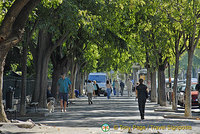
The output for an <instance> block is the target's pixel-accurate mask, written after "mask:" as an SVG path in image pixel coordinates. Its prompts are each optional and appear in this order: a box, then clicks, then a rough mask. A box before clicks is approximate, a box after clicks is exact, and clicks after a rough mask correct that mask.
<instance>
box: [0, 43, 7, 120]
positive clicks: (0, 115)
mask: <svg viewBox="0 0 200 134" xmlns="http://www.w3.org/2000/svg"><path fill="white" fill-rule="evenodd" d="M1 49H4V50H5V48H1V46H0V50H1ZM7 52H8V49H6V51H3V52H1V53H0V122H8V119H7V116H6V114H5V111H4V106H3V102H2V101H3V95H2V94H3V91H2V89H3V70H4V65H5V59H6V55H7Z"/></svg>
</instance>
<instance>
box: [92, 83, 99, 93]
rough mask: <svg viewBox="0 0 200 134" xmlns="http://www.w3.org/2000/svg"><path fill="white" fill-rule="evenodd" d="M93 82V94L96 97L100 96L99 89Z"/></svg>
mask: <svg viewBox="0 0 200 134" xmlns="http://www.w3.org/2000/svg"><path fill="white" fill-rule="evenodd" d="M93 82H94V92H95V95H96V96H100V94H99V92H100V88H99V85H98V84H97V82H96V81H93Z"/></svg>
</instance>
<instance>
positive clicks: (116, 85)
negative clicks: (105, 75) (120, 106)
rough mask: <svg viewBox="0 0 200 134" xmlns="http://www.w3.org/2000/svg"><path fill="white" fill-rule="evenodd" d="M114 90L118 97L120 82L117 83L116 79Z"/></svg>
mask: <svg viewBox="0 0 200 134" xmlns="http://www.w3.org/2000/svg"><path fill="white" fill-rule="evenodd" d="M115 90H116V95H117V97H119V91H120V84H119V82H118V80H116V81H115Z"/></svg>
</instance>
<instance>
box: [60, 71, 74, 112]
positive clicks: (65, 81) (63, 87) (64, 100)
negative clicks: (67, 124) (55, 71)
mask: <svg viewBox="0 0 200 134" xmlns="http://www.w3.org/2000/svg"><path fill="white" fill-rule="evenodd" d="M57 85H58V89H59V91H57V93H59V96H60V107H61V112H66V105H67V106H68V93H69V90H71V81H70V79H69V78H67V77H65V74H64V73H62V74H61V78H60V79H59V80H58V82H57Z"/></svg>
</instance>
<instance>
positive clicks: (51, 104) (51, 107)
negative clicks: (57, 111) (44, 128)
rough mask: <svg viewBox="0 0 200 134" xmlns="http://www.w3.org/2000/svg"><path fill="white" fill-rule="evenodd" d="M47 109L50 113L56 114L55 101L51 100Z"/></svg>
mask: <svg viewBox="0 0 200 134" xmlns="http://www.w3.org/2000/svg"><path fill="white" fill-rule="evenodd" d="M47 108H48V110H49V113H53V112H54V101H53V100H50V101H49V102H48V103H47Z"/></svg>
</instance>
